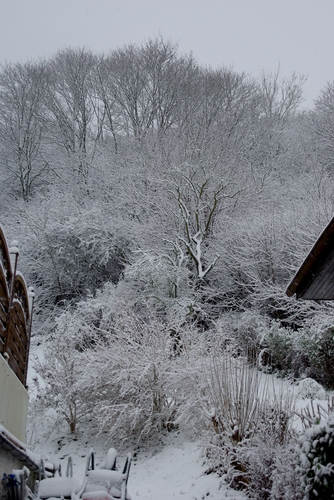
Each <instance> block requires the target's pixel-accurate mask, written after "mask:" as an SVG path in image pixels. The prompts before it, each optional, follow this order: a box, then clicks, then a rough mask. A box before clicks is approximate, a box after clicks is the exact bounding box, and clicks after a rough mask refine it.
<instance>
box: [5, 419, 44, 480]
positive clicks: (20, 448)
mask: <svg viewBox="0 0 334 500" xmlns="http://www.w3.org/2000/svg"><path fill="white" fill-rule="evenodd" d="M0 448H2V449H4V450H6V451H7V452H8V453H10V454H11V455H12V456H13V457H14V458H16V459H17V460H19V461H20V462H21V463H22V464H23V465H25V466H26V467H28V469H30V470H33V471H35V472H38V470H39V457H38V456H36V454H34V453H33V452H32V451H30V450H28V448H27V447H26V446H25V444H24V443H22V442H21V441H20V440H19V439H17V438H16V437H15V436H14V435H13V434H11V433H10V432H9V431H8V430H7V429H6V427H4V426H3V425H0Z"/></svg>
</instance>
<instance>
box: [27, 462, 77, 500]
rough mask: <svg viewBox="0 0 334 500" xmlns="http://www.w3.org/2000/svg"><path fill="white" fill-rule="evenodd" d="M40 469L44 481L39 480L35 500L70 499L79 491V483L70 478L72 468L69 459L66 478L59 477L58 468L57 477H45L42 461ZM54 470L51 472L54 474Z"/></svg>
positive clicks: (59, 470)
mask: <svg viewBox="0 0 334 500" xmlns="http://www.w3.org/2000/svg"><path fill="white" fill-rule="evenodd" d="M40 469H41V471H40V472H41V473H42V475H43V477H44V479H40V481H39V484H38V491H37V499H41V500H45V499H47V498H49V499H56V498H58V499H59V498H64V499H65V498H72V497H73V496H74V495H75V494H76V493H77V492H78V491H79V490H80V486H81V483H80V481H79V480H78V479H75V478H73V477H72V475H73V467H72V458H71V457H69V458H68V463H67V469H66V477H62V476H61V475H60V474H61V469H60V467H59V469H58V474H59V475H58V476H55V475H54V476H53V477H47V474H46V472H45V467H44V463H43V461H42V460H41V466H40ZM55 470H56V469H55V468H54V469H53V471H54V472H55Z"/></svg>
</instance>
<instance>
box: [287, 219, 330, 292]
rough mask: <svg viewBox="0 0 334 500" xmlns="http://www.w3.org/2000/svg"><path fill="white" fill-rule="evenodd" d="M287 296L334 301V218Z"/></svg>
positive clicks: (291, 285)
mask: <svg viewBox="0 0 334 500" xmlns="http://www.w3.org/2000/svg"><path fill="white" fill-rule="evenodd" d="M286 294H287V295H288V296H289V297H291V296H293V295H294V294H296V297H297V299H309V300H310V299H312V300H334V217H333V218H332V220H331V221H330V222H329V224H328V225H327V226H326V227H325V229H324V230H323V232H322V233H321V235H320V236H319V238H318V239H317V241H316V242H315V244H314V246H313V248H312V249H311V251H310V252H309V254H308V255H307V257H306V259H305V260H304V262H303V263H302V265H301V266H300V268H299V269H298V271H297V273H296V274H295V276H294V277H293V279H292V280H291V282H290V284H289V286H288V288H287V290H286Z"/></svg>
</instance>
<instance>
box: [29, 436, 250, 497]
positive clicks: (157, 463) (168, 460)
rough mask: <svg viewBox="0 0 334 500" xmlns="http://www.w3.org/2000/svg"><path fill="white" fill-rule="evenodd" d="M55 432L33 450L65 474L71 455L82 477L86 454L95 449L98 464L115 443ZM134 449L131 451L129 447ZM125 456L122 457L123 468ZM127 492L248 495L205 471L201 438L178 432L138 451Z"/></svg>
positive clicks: (76, 472) (138, 494)
mask: <svg viewBox="0 0 334 500" xmlns="http://www.w3.org/2000/svg"><path fill="white" fill-rule="evenodd" d="M56 434H57V433H56V432H55V433H53V435H52V436H50V438H49V439H47V440H45V441H44V442H43V440H39V439H38V440H37V442H36V444H35V446H34V450H35V451H36V452H37V451H38V450H39V451H40V452H41V453H42V455H43V457H44V458H45V459H47V460H48V461H49V462H52V463H55V464H58V463H61V465H62V471H63V474H64V472H65V470H66V464H67V459H68V456H69V455H71V456H72V459H73V475H74V477H75V478H77V479H78V480H79V481H80V482H81V481H82V480H83V477H84V471H85V466H86V457H87V455H88V453H89V450H90V448H91V447H93V448H94V451H95V458H96V466H97V467H99V465H100V464H101V463H102V462H103V461H104V459H105V456H106V452H107V450H108V448H109V447H111V446H112V443H105V438H103V437H102V436H101V437H100V438H99V439H98V440H97V441H95V442H92V441H89V436H87V435H86V434H85V433H78V437H77V438H74V439H75V440H73V439H72V438H70V437H69V436H68V435H64V434H59V435H58V436H57V435H56ZM129 451H132V450H129ZM124 459H125V457H124V456H123V457H122V456H120V457H119V460H118V463H119V466H120V467H122V466H123V463H124ZM128 492H129V494H130V495H131V497H132V500H135V499H138V500H140V499H141V500H157V499H159V500H170V499H184V500H202V499H211V500H221V499H224V498H229V499H242V498H246V497H245V495H244V494H243V493H241V492H236V491H234V490H232V489H230V488H229V487H228V486H227V485H226V484H225V483H224V481H223V480H222V478H219V477H218V476H217V475H216V474H209V475H207V474H205V465H204V460H203V447H202V445H201V443H200V442H199V441H189V439H186V438H184V437H183V436H182V435H180V434H178V433H170V434H168V435H167V436H165V440H164V442H163V443H160V444H159V445H157V446H152V447H149V448H147V449H141V450H139V451H138V450H137V451H136V453H135V454H134V458H133V461H132V465H131V470H130V476H129V482H128Z"/></svg>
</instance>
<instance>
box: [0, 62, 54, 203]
mask: <svg viewBox="0 0 334 500" xmlns="http://www.w3.org/2000/svg"><path fill="white" fill-rule="evenodd" d="M46 81H47V79H46V67H45V64H44V63H36V64H33V63H26V64H15V65H13V64H5V65H4V66H1V72H0V141H1V155H0V164H1V165H2V167H3V169H4V171H5V172H6V173H9V174H10V176H11V177H14V179H15V181H16V182H18V184H19V190H20V193H21V196H22V197H23V199H25V200H27V199H29V197H30V196H31V194H32V191H33V188H34V186H35V185H36V184H37V183H38V181H39V180H40V179H41V177H42V175H43V174H44V173H45V172H46V171H47V170H48V167H49V163H48V160H47V155H46V143H45V137H46V133H45V132H46V130H45V126H46V122H45V116H44V105H43V99H44V97H45V91H46Z"/></svg>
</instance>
